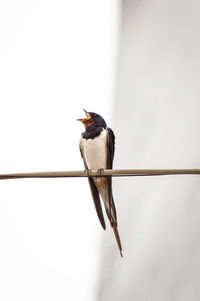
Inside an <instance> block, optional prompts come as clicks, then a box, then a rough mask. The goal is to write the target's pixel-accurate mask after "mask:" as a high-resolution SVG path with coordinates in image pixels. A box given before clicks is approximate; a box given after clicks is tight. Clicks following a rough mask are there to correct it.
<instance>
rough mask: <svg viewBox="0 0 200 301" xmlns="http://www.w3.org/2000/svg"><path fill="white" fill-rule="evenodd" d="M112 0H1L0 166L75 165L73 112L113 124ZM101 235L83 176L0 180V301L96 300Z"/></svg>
mask: <svg viewBox="0 0 200 301" xmlns="http://www.w3.org/2000/svg"><path fill="white" fill-rule="evenodd" d="M117 15H118V6H117V4H116V2H115V1H114V0H113V1H107V0H105V1H104V0H101V1H99V0H96V1H94V0H84V1H82V0H76V1H62V0H60V1H59V0H58V1H47V0H40V1H35V0H34V1H22V0H19V1H13V0H10V1H1V4H0V44H1V46H0V86H1V88H0V129H1V130H0V141H1V147H0V172H1V173H6V172H26V171H27V172H28V171H51V170H75V169H83V163H82V159H81V156H80V153H79V138H80V134H81V132H82V131H83V126H82V125H81V123H78V122H77V121H76V118H80V117H82V116H83V115H84V114H83V111H82V109H83V108H85V109H86V110H89V111H95V112H98V113H100V114H102V116H104V117H105V119H106V121H107V122H108V124H109V125H110V126H112V119H111V108H112V101H113V89H114V72H115V63H116V45H117V28H118V25H117V24H118V20H117V18H118V17H117ZM101 234H105V233H103V231H102V229H101V226H100V224H99V222H98V219H97V217H96V212H95V209H94V205H93V201H92V198H91V195H90V191H89V187H88V182H87V179H57V180H55V179H38V180H36V179H35V180H31V179H29V180H16V181H1V182H0V300H2V301H7V300H20V301H23V300H85V301H89V300H94V294H95V290H96V287H97V286H98V279H97V273H98V263H99V258H100V253H101V251H100V248H101V240H100V235H101Z"/></svg>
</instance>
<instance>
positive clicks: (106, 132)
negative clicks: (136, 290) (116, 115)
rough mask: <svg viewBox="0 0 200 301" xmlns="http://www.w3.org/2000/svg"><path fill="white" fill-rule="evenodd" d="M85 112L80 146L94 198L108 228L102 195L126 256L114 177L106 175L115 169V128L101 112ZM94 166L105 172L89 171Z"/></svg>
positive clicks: (119, 246) (120, 247) (104, 225)
mask: <svg viewBox="0 0 200 301" xmlns="http://www.w3.org/2000/svg"><path fill="white" fill-rule="evenodd" d="M83 110H84V109H83ZM84 112H85V115H86V118H80V119H77V120H78V121H81V122H82V123H83V125H84V126H85V132H83V133H82V134H81V138H80V143H79V148H80V152H81V156H82V159H83V163H84V166H85V170H86V171H87V172H88V181H89V186H90V190H91V194H92V198H93V201H94V205H95V208H96V212H97V215H98V218H99V221H100V223H101V225H102V227H103V229H104V230H106V224H105V220H104V215H103V211H102V206H101V201H100V197H101V199H102V201H103V204H104V207H105V211H106V214H107V217H108V220H109V222H110V225H111V227H112V229H113V231H114V235H115V238H116V241H117V245H118V248H119V251H120V255H121V257H122V256H123V255H122V245H121V240H120V236H119V232H118V224H117V214H116V208H115V203H114V199H113V194H112V177H111V176H108V177H103V176H102V175H103V171H104V169H112V167H113V159H114V151H115V135H114V133H113V131H112V129H110V128H109V127H107V124H106V122H105V120H104V119H103V117H101V116H100V115H99V114H97V113H94V112H88V111H86V110H84ZM92 169H95V170H98V172H99V174H100V175H101V176H97V177H91V176H90V174H89V171H90V170H92Z"/></svg>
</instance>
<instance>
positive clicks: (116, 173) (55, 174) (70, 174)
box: [0, 169, 200, 180]
mask: <svg viewBox="0 0 200 301" xmlns="http://www.w3.org/2000/svg"><path fill="white" fill-rule="evenodd" d="M88 175H89V176H93V177H96V176H106V177H107V176H112V177H129V176H135V177H137V176H161V175H165V176H166V175H200V169H105V170H99V171H98V170H89V171H88V172H87V171H84V170H72V171H46V172H25V173H9V174H0V180H9V179H22V178H74V177H88Z"/></svg>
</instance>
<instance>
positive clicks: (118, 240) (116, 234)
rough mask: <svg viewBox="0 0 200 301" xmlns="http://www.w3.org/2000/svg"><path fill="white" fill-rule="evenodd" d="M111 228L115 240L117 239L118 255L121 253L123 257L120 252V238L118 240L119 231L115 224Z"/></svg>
mask: <svg viewBox="0 0 200 301" xmlns="http://www.w3.org/2000/svg"><path fill="white" fill-rule="evenodd" d="M112 228H113V231H114V234H115V238H116V241H117V244H118V247H119V251H120V255H121V257H123V254H122V245H121V240H120V237H119V232H118V229H117V226H116V225H112Z"/></svg>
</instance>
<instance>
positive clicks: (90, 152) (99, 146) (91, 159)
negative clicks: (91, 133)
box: [80, 129, 107, 169]
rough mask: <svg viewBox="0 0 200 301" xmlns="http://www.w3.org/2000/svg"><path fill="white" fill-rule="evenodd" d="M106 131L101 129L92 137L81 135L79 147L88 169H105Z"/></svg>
mask: <svg viewBox="0 0 200 301" xmlns="http://www.w3.org/2000/svg"><path fill="white" fill-rule="evenodd" d="M106 144H107V131H106V130H105V129H103V131H102V132H101V134H100V135H99V136H98V137H95V138H94V139H84V138H82V137H81V140H80V147H81V150H82V152H83V156H84V159H85V161H86V164H87V167H88V168H89V169H100V168H104V169H106V167H107V166H106V162H107V145H106Z"/></svg>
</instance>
